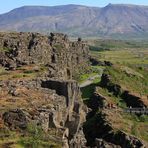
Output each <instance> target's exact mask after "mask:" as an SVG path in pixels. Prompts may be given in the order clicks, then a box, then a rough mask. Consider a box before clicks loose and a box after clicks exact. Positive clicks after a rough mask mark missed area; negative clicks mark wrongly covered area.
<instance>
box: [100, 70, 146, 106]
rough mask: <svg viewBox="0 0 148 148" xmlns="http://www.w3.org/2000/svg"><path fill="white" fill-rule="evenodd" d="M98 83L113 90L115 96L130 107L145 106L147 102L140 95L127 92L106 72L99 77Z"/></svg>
mask: <svg viewBox="0 0 148 148" xmlns="http://www.w3.org/2000/svg"><path fill="white" fill-rule="evenodd" d="M100 85H101V86H102V87H105V88H107V89H108V90H109V91H110V92H113V94H114V95H115V96H120V97H121V98H122V99H123V100H124V101H125V102H126V104H127V106H129V107H130V106H131V107H147V106H148V103H147V101H145V99H143V97H142V96H139V95H137V94H134V93H132V92H129V91H128V90H125V89H124V88H122V86H120V85H119V84H116V83H114V82H113V81H112V78H111V76H110V75H108V74H105V73H104V74H103V75H102V77H101V82H100Z"/></svg>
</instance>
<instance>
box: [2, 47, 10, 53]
mask: <svg viewBox="0 0 148 148" xmlns="http://www.w3.org/2000/svg"><path fill="white" fill-rule="evenodd" d="M0 51H4V52H11V51H12V49H11V48H7V47H3V48H0Z"/></svg>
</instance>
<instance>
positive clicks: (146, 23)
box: [0, 4, 148, 37]
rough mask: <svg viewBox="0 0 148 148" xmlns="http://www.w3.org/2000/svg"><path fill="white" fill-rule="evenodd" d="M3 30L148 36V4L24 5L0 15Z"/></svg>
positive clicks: (102, 35) (0, 24) (92, 35)
mask: <svg viewBox="0 0 148 148" xmlns="http://www.w3.org/2000/svg"><path fill="white" fill-rule="evenodd" d="M0 31H22V32H40V33H45V34H47V33H49V32H63V33H67V34H69V35H70V36H82V37H84V36H85V37H96V36H100V37H111V36H114V37H119V36H142V37H145V36H147V37H148V6H139V5H128V4H108V5H107V6H105V7H102V8H99V7H88V6H81V5H63V6H23V7H20V8H16V9H14V10H12V11H10V12H8V13H5V14H1V15H0Z"/></svg>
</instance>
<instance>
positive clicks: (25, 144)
mask: <svg viewBox="0 0 148 148" xmlns="http://www.w3.org/2000/svg"><path fill="white" fill-rule="evenodd" d="M0 136H1V140H0V147H6V146H7V147H8V146H9V147H14V148H29V147H30V148H61V147H62V142H61V141H58V140H56V138H55V137H54V138H53V137H52V136H53V135H51V134H50V133H48V132H46V133H45V132H44V131H43V130H42V128H41V127H40V126H37V125H36V124H35V123H30V124H28V126H27V129H26V130H25V131H24V133H23V134H20V133H18V132H12V131H10V130H8V129H7V130H6V129H5V130H4V129H2V130H0Z"/></svg>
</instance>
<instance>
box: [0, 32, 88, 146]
mask: <svg viewBox="0 0 148 148" xmlns="http://www.w3.org/2000/svg"><path fill="white" fill-rule="evenodd" d="M0 49H1V50H0V65H1V67H2V68H3V69H6V70H5V72H4V73H2V74H1V76H0V104H1V106H0V110H1V113H0V114H1V115H0V117H2V122H3V124H4V125H3V126H4V127H5V126H6V127H7V128H9V129H10V130H20V131H23V130H24V131H25V130H26V128H27V125H28V124H30V123H35V124H36V125H37V126H41V127H42V129H43V130H44V131H45V132H51V133H52V134H53V131H55V133H58V134H55V135H54V136H57V138H58V139H60V140H61V141H62V142H63V147H71V148H75V147H81V146H82V145H85V144H86V139H85V136H84V133H83V127H82V125H83V122H84V121H85V116H86V112H87V109H86V107H85V106H84V104H83V102H82V99H81V93H80V89H79V86H78V84H77V82H76V81H74V80H72V78H73V74H74V73H75V72H76V71H78V70H79V68H80V67H81V69H82V68H83V67H84V68H85V66H86V65H88V56H89V55H88V47H87V46H86V45H85V44H84V43H83V42H82V41H80V40H78V41H77V42H71V41H69V40H68V37H67V36H66V35H64V34H58V33H57V34H53V33H51V34H50V36H43V35H41V34H38V33H6V34H5V33H1V34H0ZM5 74H7V75H5ZM52 134H51V135H52Z"/></svg>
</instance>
